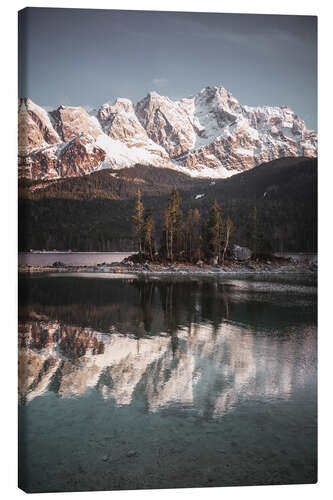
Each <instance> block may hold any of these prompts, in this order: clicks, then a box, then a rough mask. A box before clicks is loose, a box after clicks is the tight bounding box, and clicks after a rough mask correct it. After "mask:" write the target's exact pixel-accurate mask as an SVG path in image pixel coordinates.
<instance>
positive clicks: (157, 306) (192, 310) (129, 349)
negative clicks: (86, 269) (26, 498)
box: [19, 275, 317, 492]
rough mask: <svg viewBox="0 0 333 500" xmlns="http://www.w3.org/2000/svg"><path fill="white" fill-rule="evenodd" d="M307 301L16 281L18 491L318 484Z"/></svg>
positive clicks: (268, 284) (297, 292) (279, 281)
mask: <svg viewBox="0 0 333 500" xmlns="http://www.w3.org/2000/svg"><path fill="white" fill-rule="evenodd" d="M316 285H317V284H316V281H315V278H313V277H306V278H305V277H303V278H302V277H296V276H291V277H289V278H288V277H282V276H278V277H277V276H276V277H272V278H267V277H266V278H264V277H262V278H258V277H255V276H253V277H251V278H249V279H242V278H237V279H236V278H226V277H214V276H211V277H209V278H208V277H207V278H204V277H199V278H198V277H190V276H188V277H185V278H184V279H177V280H175V279H172V278H163V279H162V278H156V277H154V276H150V277H147V278H145V279H142V278H138V277H132V278H127V279H124V278H121V279H114V278H109V275H106V279H99V278H97V277H96V276H94V275H91V276H89V277H84V276H57V275H42V276H33V277H26V276H23V277H20V279H19V303H20V311H19V481H20V486H21V487H22V488H23V489H24V490H26V491H29V492H51V491H82V490H112V489H120V490H121V489H136V488H176V487H208V486H230V485H255V484H293V483H294V484H297V483H313V482H316V479H317V327H316V323H317V293H316V291H317V290H316Z"/></svg>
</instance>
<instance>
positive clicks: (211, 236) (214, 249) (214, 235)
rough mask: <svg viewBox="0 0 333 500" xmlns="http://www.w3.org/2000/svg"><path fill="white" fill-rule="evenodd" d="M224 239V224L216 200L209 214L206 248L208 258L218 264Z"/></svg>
mask: <svg viewBox="0 0 333 500" xmlns="http://www.w3.org/2000/svg"><path fill="white" fill-rule="evenodd" d="M222 238H223V223H222V217H221V211H220V207H219V205H218V203H217V201H216V200H215V201H214V204H213V206H212V208H211V211H210V214H209V218H208V223H207V228H206V247H207V253H208V256H209V257H212V258H213V259H214V261H216V262H217V263H219V262H220V260H221V249H222Z"/></svg>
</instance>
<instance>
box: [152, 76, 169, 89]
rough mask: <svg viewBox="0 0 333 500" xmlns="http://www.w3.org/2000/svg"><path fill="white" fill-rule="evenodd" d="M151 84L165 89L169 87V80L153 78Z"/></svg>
mask: <svg viewBox="0 0 333 500" xmlns="http://www.w3.org/2000/svg"><path fill="white" fill-rule="evenodd" d="M151 83H152V84H153V85H154V87H159V88H162V87H165V86H166V85H167V83H168V80H167V78H153V80H152V81H151Z"/></svg>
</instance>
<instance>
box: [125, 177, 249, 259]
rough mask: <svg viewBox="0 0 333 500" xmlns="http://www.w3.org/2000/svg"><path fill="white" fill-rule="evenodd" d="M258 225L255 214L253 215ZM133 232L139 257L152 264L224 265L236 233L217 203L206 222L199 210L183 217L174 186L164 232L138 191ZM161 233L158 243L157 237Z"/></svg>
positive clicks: (165, 216) (228, 217)
mask: <svg viewBox="0 0 333 500" xmlns="http://www.w3.org/2000/svg"><path fill="white" fill-rule="evenodd" d="M254 222H255V224H256V211H255V212H254ZM133 229H134V235H135V238H136V241H137V249H138V252H139V254H142V255H143V256H144V257H147V258H149V259H150V260H152V261H153V260H160V259H162V260H168V261H170V262H174V261H175V260H177V261H186V262H198V261H201V260H204V261H208V262H211V263H215V264H222V265H223V264H224V260H225V257H226V255H227V251H228V248H229V245H230V240H231V235H232V232H233V229H234V226H233V223H232V220H231V218H230V216H229V215H227V217H226V218H223V217H222V213H221V208H220V206H219V204H218V203H217V201H216V200H215V201H214V203H213V205H212V207H211V208H210V211H209V214H208V218H207V220H202V217H201V214H200V211H199V209H198V208H194V209H192V208H190V209H189V210H188V212H187V214H184V213H183V211H182V208H181V199H180V196H179V193H178V191H177V187H176V185H174V186H173V188H172V192H171V196H170V199H169V203H168V206H167V207H166V209H165V211H164V218H163V228H156V227H155V221H154V218H153V215H152V212H151V210H145V209H144V204H143V201H142V196H141V191H140V189H138V191H137V199H136V204H135V212H134V215H133ZM160 233H162V239H161V241H160V242H159V243H158V242H157V241H156V238H155V234H160Z"/></svg>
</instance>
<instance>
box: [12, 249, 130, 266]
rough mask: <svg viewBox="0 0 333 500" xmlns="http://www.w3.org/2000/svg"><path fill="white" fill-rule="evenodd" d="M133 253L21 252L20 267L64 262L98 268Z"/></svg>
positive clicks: (19, 257)
mask: <svg viewBox="0 0 333 500" xmlns="http://www.w3.org/2000/svg"><path fill="white" fill-rule="evenodd" d="M132 253H133V252H20V253H19V254H18V263H19V265H24V264H25V265H29V266H52V264H54V263H55V262H63V263H64V264H66V265H73V266H96V265H97V264H103V263H106V264H112V262H121V261H122V260H123V259H125V258H126V257H129V256H130V255H132Z"/></svg>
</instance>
